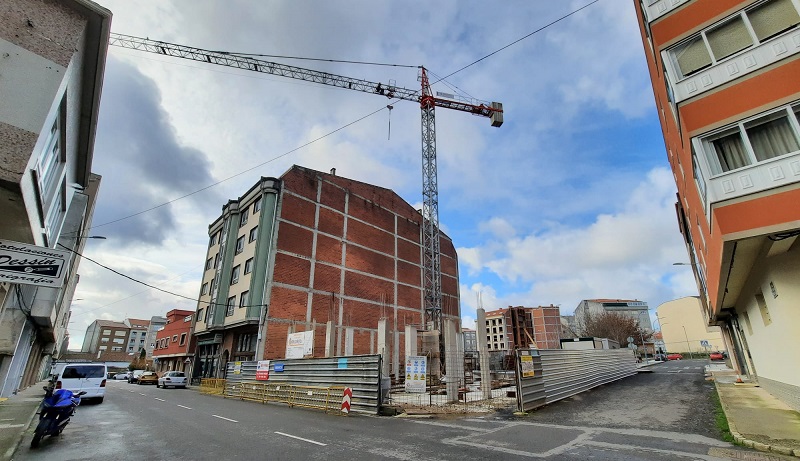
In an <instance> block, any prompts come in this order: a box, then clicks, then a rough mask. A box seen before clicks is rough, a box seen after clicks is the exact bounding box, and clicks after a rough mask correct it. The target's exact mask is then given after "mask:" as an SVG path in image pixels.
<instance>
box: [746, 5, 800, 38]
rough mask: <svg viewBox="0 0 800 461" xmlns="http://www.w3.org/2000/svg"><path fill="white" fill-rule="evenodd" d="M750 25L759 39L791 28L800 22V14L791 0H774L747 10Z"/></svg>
mask: <svg viewBox="0 0 800 461" xmlns="http://www.w3.org/2000/svg"><path fill="white" fill-rule="evenodd" d="M747 17H748V19H750V25H751V26H753V30H754V31H755V33H756V37H758V40H759V41H764V40H767V39H768V38H770V37H773V36H775V35H778V34H779V33H781V32H783V31H785V30H787V29H790V28H792V27H794V26H796V25H797V24H798V23H800V15H798V14H797V10H796V9H795V7H794V5H792V1H791V0H773V1H771V2H767V3H764V4H763V5H760V6H757V7H755V8H753V9H752V10H750V11H748V12H747Z"/></svg>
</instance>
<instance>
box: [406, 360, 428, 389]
mask: <svg viewBox="0 0 800 461" xmlns="http://www.w3.org/2000/svg"><path fill="white" fill-rule="evenodd" d="M427 376H428V358H427V357H425V356H424V355H411V356H408V357H406V392H416V393H424V392H425V381H426V378H427Z"/></svg>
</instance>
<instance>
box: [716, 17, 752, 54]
mask: <svg viewBox="0 0 800 461" xmlns="http://www.w3.org/2000/svg"><path fill="white" fill-rule="evenodd" d="M706 38H708V44H709V45H710V46H711V52H712V53H714V58H715V59H716V60H717V61H719V60H721V59H724V58H727V57H728V56H730V55H732V54H734V53H736V52H738V51H741V50H743V49H745V48H747V47H749V46H752V45H753V39H752V38H751V37H750V33H749V32H748V31H747V27H745V25H744V21H742V17H741V16H737V17H735V18H733V19H731V20H730V21H728V22H727V23H725V24H723V25H721V26H719V27H717V28H715V29H713V30H710V31H708V32H706Z"/></svg>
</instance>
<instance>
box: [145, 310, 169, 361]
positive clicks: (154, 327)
mask: <svg viewBox="0 0 800 461" xmlns="http://www.w3.org/2000/svg"><path fill="white" fill-rule="evenodd" d="M166 324H167V318H166V317H161V316H160V315H154V316H152V317H150V323H149V326H148V328H147V336H146V337H145V340H144V343H145V345H146V349H145V351H146V354H145V355H146V357H147V358H148V359H150V358H152V357H153V350H155V347H156V334H157V333H158V331H159V330H160V329H162V328H163V327H164V325H166Z"/></svg>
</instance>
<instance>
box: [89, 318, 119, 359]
mask: <svg viewBox="0 0 800 461" xmlns="http://www.w3.org/2000/svg"><path fill="white" fill-rule="evenodd" d="M130 332H131V329H130V328H129V327H128V325H125V324H124V323H122V322H114V321H113V320H95V321H94V322H92V323H91V324H90V325H89V326H88V327H87V328H86V336H84V337H83V346H82V347H81V352H103V351H109V352H126V350H125V348H126V346H125V344H126V343H127V341H128V337H129V336H130Z"/></svg>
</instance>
